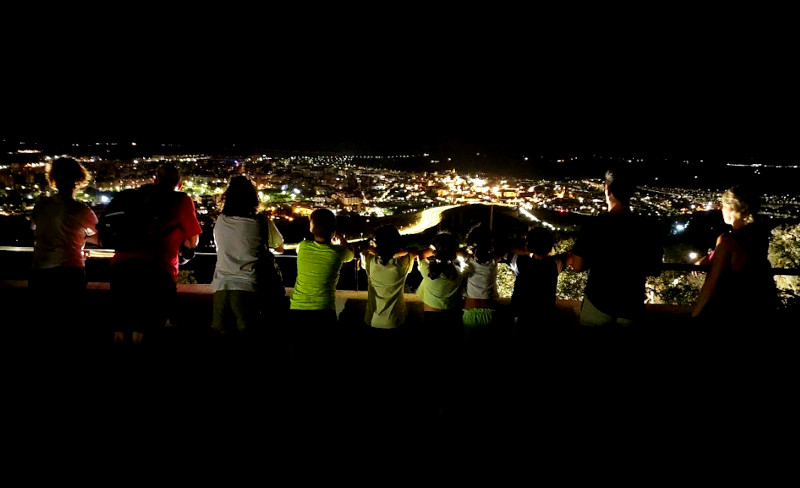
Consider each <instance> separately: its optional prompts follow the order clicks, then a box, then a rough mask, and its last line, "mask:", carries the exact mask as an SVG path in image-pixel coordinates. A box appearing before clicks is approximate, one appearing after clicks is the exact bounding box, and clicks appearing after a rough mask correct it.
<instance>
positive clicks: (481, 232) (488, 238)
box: [467, 223, 494, 263]
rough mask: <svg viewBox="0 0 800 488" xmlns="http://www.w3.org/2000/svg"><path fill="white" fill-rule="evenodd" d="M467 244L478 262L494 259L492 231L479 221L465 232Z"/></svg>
mask: <svg viewBox="0 0 800 488" xmlns="http://www.w3.org/2000/svg"><path fill="white" fill-rule="evenodd" d="M467 246H469V247H470V249H471V250H472V253H473V255H474V256H475V259H476V260H477V261H478V262H479V263H487V262H489V261H491V260H492V259H494V236H493V234H492V231H491V230H490V229H489V228H488V227H486V226H484V225H482V224H481V223H478V224H476V225H474V226H472V228H471V229H470V230H469V232H468V233H467Z"/></svg>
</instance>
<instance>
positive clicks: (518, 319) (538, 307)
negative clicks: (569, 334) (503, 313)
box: [509, 227, 566, 347]
mask: <svg viewBox="0 0 800 488" xmlns="http://www.w3.org/2000/svg"><path fill="white" fill-rule="evenodd" d="M552 251H553V234H552V232H550V231H549V230H548V229H546V228H544V227H534V228H532V229H530V230H529V231H528V233H527V235H526V238H525V249H524V250H523V251H521V252H515V253H514V255H513V256H512V258H511V262H510V263H509V264H510V266H511V269H512V270H513V272H514V276H515V277H516V278H515V280H514V291H513V292H512V294H511V304H510V307H511V313H512V315H513V316H514V327H513V335H514V337H515V340H514V342H515V343H517V344H520V345H522V346H523V347H524V346H526V345H528V346H529V345H533V344H534V343H538V342H539V341H534V338H538V339H543V340H550V339H554V338H556V337H558V336H559V330H558V327H557V322H556V320H555V312H556V285H557V284H558V275H559V273H561V272H562V271H563V270H564V268H565V266H566V257H565V255H564V254H558V255H552V254H551V253H552Z"/></svg>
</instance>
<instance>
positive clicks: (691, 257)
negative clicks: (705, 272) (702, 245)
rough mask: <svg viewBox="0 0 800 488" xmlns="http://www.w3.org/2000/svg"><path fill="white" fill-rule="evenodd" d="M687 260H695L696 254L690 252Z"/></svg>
mask: <svg viewBox="0 0 800 488" xmlns="http://www.w3.org/2000/svg"><path fill="white" fill-rule="evenodd" d="M689 259H692V260H694V259H697V253H696V252H690V253H689Z"/></svg>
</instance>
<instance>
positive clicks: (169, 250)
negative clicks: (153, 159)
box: [106, 163, 202, 344]
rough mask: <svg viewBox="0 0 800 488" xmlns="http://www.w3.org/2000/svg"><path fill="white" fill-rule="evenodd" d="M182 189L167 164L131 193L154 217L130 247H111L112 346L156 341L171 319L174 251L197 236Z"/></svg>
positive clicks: (174, 290)
mask: <svg viewBox="0 0 800 488" xmlns="http://www.w3.org/2000/svg"><path fill="white" fill-rule="evenodd" d="M182 185H183V182H182V181H181V173H180V170H179V169H178V167H177V166H175V165H174V164H172V163H166V164H164V165H162V166H160V167H159V168H158V170H157V172H156V175H155V177H154V179H153V183H152V184H148V185H145V186H143V187H141V188H139V189H138V190H136V191H140V192H145V195H144V201H145V203H144V206H145V207H146V208H145V209H143V210H144V211H146V212H150V213H152V215H153V216H154V217H155V221H156V229H154V232H153V234H152V235H151V236H149V237H148V238H147V239H144V240H143V241H142V242H139V243H137V245H136V246H134V247H132V248H127V247H123V246H121V247H120V248H118V249H115V252H114V256H113V257H112V258H111V282H110V287H111V295H112V300H113V304H114V311H115V312H116V313H117V314H118V315H117V317H115V318H113V319H112V320H113V321H114V323H115V324H114V325H116V326H117V328H116V329H115V331H114V342H115V343H132V344H142V343H144V342H146V343H150V344H152V343H157V342H158V339H159V335H160V334H161V333H162V332H163V330H164V327H165V325H166V323H167V320H168V319H169V318H170V316H171V313H172V309H173V307H174V305H175V302H176V300H177V282H178V270H179V260H178V253H179V252H180V248H181V246H182V245H183V246H184V247H186V248H188V249H194V248H195V247H197V243H198V241H199V238H200V233H201V232H202V229H201V227H200V223H199V222H198V220H197V213H196V211H195V207H194V202H193V201H192V199H191V197H189V195H187V194H186V193H184V192H182V191H180V189H181V187H182ZM113 203H114V202H113V201H112V202H111V204H110V206H111V205H113ZM110 206H109V208H110ZM106 211H108V209H106Z"/></svg>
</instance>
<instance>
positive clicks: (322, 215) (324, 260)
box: [288, 208, 355, 361]
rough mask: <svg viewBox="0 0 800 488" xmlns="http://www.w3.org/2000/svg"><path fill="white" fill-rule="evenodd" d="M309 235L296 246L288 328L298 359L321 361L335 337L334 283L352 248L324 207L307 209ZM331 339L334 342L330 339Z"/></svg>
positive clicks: (331, 346)
mask: <svg viewBox="0 0 800 488" xmlns="http://www.w3.org/2000/svg"><path fill="white" fill-rule="evenodd" d="M309 229H310V231H311V238H310V239H305V240H303V241H302V242H300V244H298V246H297V278H296V281H295V285H294V290H293V291H292V295H291V298H290V300H289V324H288V325H289V327H290V329H291V330H292V331H293V333H292V334H291V335H292V337H293V339H294V344H295V347H296V348H297V352H298V354H300V359H301V360H303V355H304V354H303V351H305V352H308V353H309V354H310V356H309V357H307V358H306V359H309V360H313V361H317V360H324V356H325V355H326V354H330V353H331V352H332V351H331V349H333V344H334V343H335V339H336V338H337V336H336V330H335V329H336V322H337V317H336V285H337V284H338V282H339V272H340V271H341V268H342V265H343V264H344V263H346V262H349V261H351V260H352V259H353V258H354V257H355V254H354V251H353V248H352V247H351V246H350V245H349V244H348V243H347V240H346V239H345V238H344V236H343V235H339V234H337V232H336V214H334V213H333V212H332V211H331V210H329V209H327V208H318V209H316V210H314V211H313V212H311V216H310V223H309ZM331 341H334V342H331Z"/></svg>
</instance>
